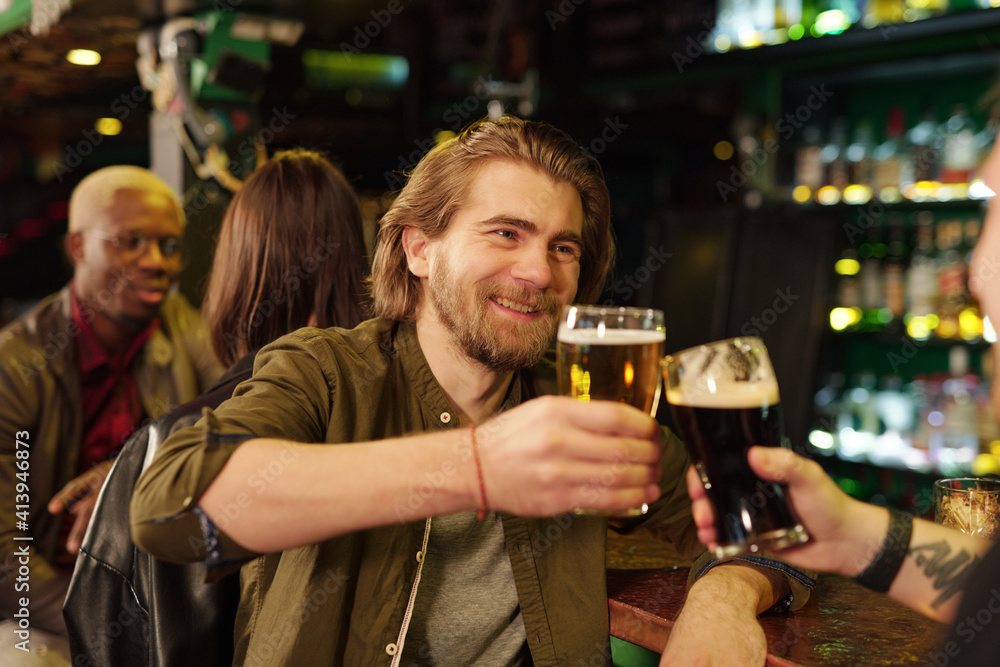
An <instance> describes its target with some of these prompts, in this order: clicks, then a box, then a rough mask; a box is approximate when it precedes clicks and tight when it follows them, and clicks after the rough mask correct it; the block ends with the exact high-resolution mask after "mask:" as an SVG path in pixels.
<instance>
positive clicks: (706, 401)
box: [667, 382, 781, 408]
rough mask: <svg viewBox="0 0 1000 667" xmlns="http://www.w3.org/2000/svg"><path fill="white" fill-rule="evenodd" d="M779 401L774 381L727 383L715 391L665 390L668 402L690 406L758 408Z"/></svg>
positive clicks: (694, 389)
mask: <svg viewBox="0 0 1000 667" xmlns="http://www.w3.org/2000/svg"><path fill="white" fill-rule="evenodd" d="M780 401H781V399H780V398H779V396H778V384H777V383H775V382H766V383H761V384H755V385H748V386H741V385H735V384H734V385H728V386H726V387H724V388H722V389H720V390H719V391H716V392H709V391H699V390H698V389H696V388H693V387H689V388H688V389H687V390H684V389H678V388H676V387H674V388H672V389H668V390H667V402H668V403H672V404H674V405H684V406H687V407H690V408H759V407H761V406H764V405H777V404H778V403H779V402H780Z"/></svg>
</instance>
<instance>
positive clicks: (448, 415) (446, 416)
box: [440, 412, 451, 424]
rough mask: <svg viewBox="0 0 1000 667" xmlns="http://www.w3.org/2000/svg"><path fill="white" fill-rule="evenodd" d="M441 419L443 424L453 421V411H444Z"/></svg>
mask: <svg viewBox="0 0 1000 667" xmlns="http://www.w3.org/2000/svg"><path fill="white" fill-rule="evenodd" d="M440 419H441V423H442V424H447V423H448V422H450V421H451V413H450V412H442V413H441V417H440Z"/></svg>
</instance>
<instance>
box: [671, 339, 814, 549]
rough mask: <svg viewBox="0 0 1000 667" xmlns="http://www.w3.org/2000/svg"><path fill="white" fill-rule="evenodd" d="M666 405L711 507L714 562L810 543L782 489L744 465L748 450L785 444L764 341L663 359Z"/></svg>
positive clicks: (734, 342) (723, 344)
mask: <svg viewBox="0 0 1000 667" xmlns="http://www.w3.org/2000/svg"><path fill="white" fill-rule="evenodd" d="M663 381H664V384H665V385H666V395H667V403H669V404H670V409H671V411H672V412H673V415H674V419H675V420H676V422H677V425H678V427H679V428H680V430H681V434H682V436H683V437H684V442H685V444H686V446H687V450H688V453H689V454H690V456H691V460H692V462H693V463H694V466H695V468H696V469H697V471H698V474H699V476H700V477H701V481H702V484H704V486H705V493H706V495H707V496H708V499H709V500H710V501H711V502H712V505H713V507H714V508H715V527H716V530H717V532H718V536H719V539H718V547H717V548H716V550H715V555H716V557H718V558H720V559H721V558H731V557H733V556H737V555H739V554H743V553H748V552H750V553H755V552H757V551H762V550H774V549H782V548H784V547H788V546H792V545H794V544H801V543H803V542H806V541H807V540H808V539H809V535H808V533H806V530H805V528H804V527H803V526H802V524H801V523H800V522H799V520H798V518H796V516H795V514H794V512H792V509H791V507H790V506H789V505H788V503H787V502H786V500H785V491H784V488H783V487H782V486H781V485H780V484H775V483H773V482H765V481H763V480H761V479H760V478H759V477H757V475H756V474H754V472H753V470H751V468H750V465H749V463H747V451H748V450H749V449H750V447H751V446H753V445H763V446H765V447H783V446H786V443H785V437H784V425H783V423H782V418H781V401H780V399H779V395H778V381H777V379H776V378H775V376H774V369H773V368H772V367H771V360H770V358H769V357H768V354H767V348H765V347H764V342H763V341H762V340H761V339H759V338H753V337H745V338H730V339H729V340H722V341H718V342H715V343H708V344H706V345H699V346H698V347H693V348H690V349H687V350H683V351H681V352H677V353H675V354H671V355H668V356H667V357H666V358H664V360H663Z"/></svg>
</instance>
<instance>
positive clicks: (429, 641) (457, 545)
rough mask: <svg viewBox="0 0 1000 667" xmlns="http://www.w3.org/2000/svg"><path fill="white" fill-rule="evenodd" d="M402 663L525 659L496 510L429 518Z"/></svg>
mask: <svg viewBox="0 0 1000 667" xmlns="http://www.w3.org/2000/svg"><path fill="white" fill-rule="evenodd" d="M401 664H402V665H406V666H410V665H531V654H530V652H529V651H528V644H527V640H526V636H525V633H524V622H523V620H522V619H521V608H520V606H519V605H518V601H517V589H516V588H515V586H514V573H513V570H511V566H510V559H509V558H508V557H507V549H506V547H505V545H504V535H503V524H502V523H501V518H500V515H498V514H494V513H490V514H487V515H486V520H484V521H477V520H476V514H475V512H460V513H458V514H450V515H447V516H440V517H435V518H434V519H433V520H432V522H431V533H430V537H429V538H428V543H427V553H426V554H425V555H424V564H423V571H422V574H421V577H420V586H419V588H418V589H417V599H416V602H415V604H414V610H413V617H412V619H411V621H410V627H409V630H408V631H407V633H406V642H405V644H404V646H403V659H402V661H401Z"/></svg>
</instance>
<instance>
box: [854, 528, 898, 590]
mask: <svg viewBox="0 0 1000 667" xmlns="http://www.w3.org/2000/svg"><path fill="white" fill-rule="evenodd" d="M912 534H913V515H912V514H909V513H907V512H901V511H900V510H897V509H895V508H890V509H889V531H888V532H887V533H886V535H885V540H884V541H883V542H882V548H880V549H879V550H878V553H877V554H875V558H874V560H872V562H871V563H870V564H869V565H868V567H866V568H865V571H864V572H862V573H861V574H859V575H858V576H856V577H854V580H855V581H856V582H858V583H859V584H861V585H862V586H864V587H865V588H870V589H871V590H873V591H875V592H876V593H885V592H886V591H888V590H889V587H890V586H891V585H892V582H893V580H894V579H895V578H896V575H897V574H899V568H901V567H902V566H903V559H904V558H906V553H907V551H909V548H910V536H911V535H912Z"/></svg>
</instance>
